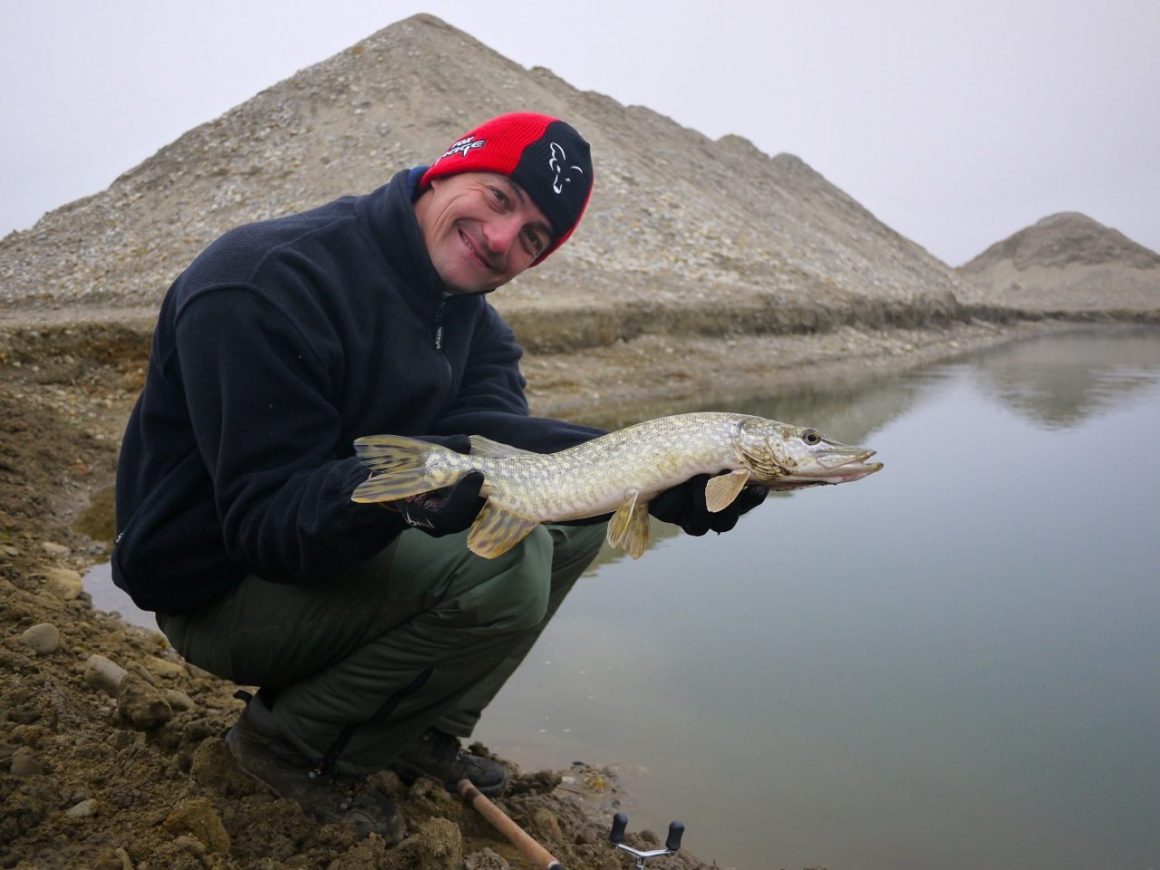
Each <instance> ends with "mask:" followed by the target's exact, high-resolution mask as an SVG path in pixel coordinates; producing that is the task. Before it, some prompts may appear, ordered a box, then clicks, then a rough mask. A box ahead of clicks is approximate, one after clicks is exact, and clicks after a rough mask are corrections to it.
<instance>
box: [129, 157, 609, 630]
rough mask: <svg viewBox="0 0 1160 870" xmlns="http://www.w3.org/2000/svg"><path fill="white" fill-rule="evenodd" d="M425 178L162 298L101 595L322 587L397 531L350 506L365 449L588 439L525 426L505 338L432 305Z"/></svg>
mask: <svg viewBox="0 0 1160 870" xmlns="http://www.w3.org/2000/svg"><path fill="white" fill-rule="evenodd" d="M420 173H421V169H412V170H407V171H403V172H400V173H399V174H397V175H396V176H395V177H394V178H393V179H392V180H391V181H390V182H389V183H388V184H387V185H385V186H384V187H382V188H380V189H379V190H376V191H375V192H373V193H371V194H368V195H366V196H358V197H345V198H342V199H339V200H336V201H335V202H332V203H330V204H328V205H324V206H322V207H321V208H317V209H314V210H312V211H308V212H305V213H303V214H297V215H292V216H289V217H284V218H280V219H276V220H271V221H266V222H262V223H257V224H251V225H247V226H243V227H239V228H237V229H235V230H232V231H230V232H229V233H227V234H226V235H224V236H223V237H222V238H220V239H218V240H217V241H216V242H214V243H213V244H212V245H211V246H210V247H209V248H208V249H206V251H205V252H204V253H202V254H201V255H200V256H199V257H198V258H197V259H196V260H195V261H194V262H193V263H192V264H191V265H190V266H189V268H188V269H187V270H186V271H185V272H184V273H182V274H181V276H180V277H178V279H177V280H176V282H174V284H173V286H172V287H171V288H170V289H169V292H168V293H167V295H166V297H165V300H164V302H163V303H162V306H161V311H160V316H159V320H158V324H157V327H156V331H155V333H154V336H153V346H152V351H151V353H150V359H149V368H148V374H147V376H146V380H145V387H144V390H143V391H142V393H141V396H140V398H139V399H138V401H137V404H136V406H135V408H134V409H133V412H132V415H131V417H130V419H129V424H128V428H127V430H126V432H125V437H124V440H123V442H122V447H121V456H120V460H119V462H118V467H117V529H118V535H117V543H116V545H115V547H114V550H113V577H114V580H115V582H116V583H117V585H118V586H120V587H121V588H122V589H124V590H126V591H127V592H128V593H129V594H130V595H131V596H132V598H133V600H134V602H135V603H136V604H137V605H138V606H140V607H142V608H144V609H147V610H154V611H158V612H162V613H182V612H187V611H189V610H191V609H193V608H196V607H197V606H199V605H201V604H204V603H207V602H209V601H211V600H213V599H214V598H216V597H218V596H220V595H222V594H223V593H225V592H226V591H228V590H230V589H231V588H233V587H234V586H236V585H237V584H238V583H239V582H240V580H241V579H242V578H243V577H244V576H246V575H247V574H250V573H253V574H257V575H259V576H261V577H263V578H265V579H267V580H271V581H274V582H282V583H318V584H324V583H326V582H327V580H328V579H330V578H333V577H335V576H337V575H339V574H341V573H342V572H344V571H346V570H348V569H350V568H351V567H353V566H354V565H356V564H357V563H358V562H360V561H362V560H364V559H366V558H368V557H369V556H371V555H372V554H374V553H375V552H377V551H378V550H380V549H381V548H382V547H384V546H385V545H386V544H388V543H389V542H390V541H391V540H392V539H393V538H394V537H395V536H396V535H397V534H398V533H399V532H400V531H401V530H402V525H401V521H400V520H399V518H398V515H397V514H395V513H394V512H392V511H385V510H382V509H381V508H379V507H377V506H375V505H360V504H355V503H353V502H351V500H350V495H351V493H352V492H353V490H354V488H355V487H356V486H357V485H358V484H359V483H361V482H362V481H363V480H365V479H366V477H367V470H366V469H365V468H364V467H363V466H362V464H361V463H360V462H359V461H358V460H357V459H356V458H354V455H353V452H354V450H353V444H352V442H353V441H354V439H355V438H357V437H359V436H360V435H372V434H377V433H388V432H390V433H399V434H404V435H428V434H443V435H453V434H475V433H478V434H481V435H486V436H487V437H489V438H492V439H495V440H497V441H502V442H506V443H509V444H513V445H516V446H518V447H523V448H525V449H530V450H536V451H539V452H553V451H556V450H559V449H562V448H564V447H568V446H571V445H573V444H577V443H580V442H582V441H585V440H588V439H589V438H592V437H593V436H595V435H598V434H600V432H599V430H596V429H591V428H588V427H585V426H579V425H574V424H569V423H564V422H561V421H557V420H550V419H545V418H533V417H529V416H528V407H527V402H526V399H525V398H524V393H523V388H524V380H523V378H522V376H521V375H520V372H519V368H518V360H519V358H520V355H521V351H520V348H519V346H518V345H517V344H516V342H515V339H514V337H513V335H512V332H511V330H510V329H509V328H508V326H507V324H505V323H504V321H503V320H502V319H501V318H500V316H499V314H498V313H497V312H496V310H495V309H494V308H493V307H492V306H491V304H490V303H489V302H488V301H487V299H486V298H485V297H484V296H483V295H450V296H449V295H446V294H444V292H443V290H442V285H441V283H440V280H439V276H438V274H437V273H436V271H435V269H434V267H433V265H432V264H431V261H430V259H429V257H428V256H427V252H426V247H425V245H424V244H423V240H422V235H421V233H420V230H419V226H418V224H417V222H416V219H415V212H414V207H413V204H412V203H413V198H414V195H415V191H416V183H417V180H418V177H419V174H420Z"/></svg>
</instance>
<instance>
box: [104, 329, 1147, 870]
mask: <svg viewBox="0 0 1160 870" xmlns="http://www.w3.org/2000/svg"><path fill="white" fill-rule="evenodd" d="M672 410H674V411H675V410H684V409H677V408H674V409H672ZM736 410H745V411H750V412H752V413H758V414H762V415H765V416H770V417H775V418H779V419H785V420H791V421H794V422H799V423H810V424H814V425H817V426H818V427H819V428H821V429H823V431H826V432H827V433H829V434H831V435H833V436H834V437H836V438H839V439H841V440H845V441H849V442H855V443H863V444H866V445H868V446H872V447H874V448H876V449H877V450H878V451H879V458H881V459H882V460H883V461H884V462H885V463H886V468H885V470H884V471H882V472H881V473H879V474H878V475H875V476H874V477H871V478H868V479H866V480H864V481H860V482H858V483H854V484H848V485H844V486H839V487H828V488H824V489H814V490H805V491H802V492H798V493H794V494H791V495H784V496H779V497H776V498H770V499H769V500H768V501H767V503H766V504H765V505H764V506H763V507H762V508H761V509H760V510H759V511H757V512H756V513H754V514H752V515H750V516H749V517H746V518H745V519H744V520H743V521H742V523H741V525H740V526H738V528H737V529H736V530H735V531H733V532H731V533H730V534H728V535H724V536H721V537H716V536H713V537H709V538H701V539H692V538H686V537H683V536H682V537H673V536H669V537H665V538H663V539H662V540H661V541H660V542H659V543H658V544H656V545H655V546H654V548H653V549H652V550H651V551H650V552H649V553H647V554H646V555H645V556H644V558H642V559H641V560H639V561H637V562H633V561H632V560H628V559H614V558H612V557H610V556H608V555H607V554H606V555H605V557H604V558H603V560H602V561H601V563H600V564H599V565H598V567H597V568H596V569H595V570H594V571H592V572H591V573H590V574H589V575H588V576H586V577H585V578H583V579H582V580H581V581H580V583H579V584H578V585H577V588H576V590H575V591H574V592H573V594H572V595H571V596H570V597H569V599H568V600H567V601H566V602H565V605H564V607H563V608H562V609H561V611H560V613H559V614H558V615H557V617H556V619H555V620H554V621H553V623H552V625H551V626H550V627H549V629H548V631H547V632H546V633H545V635H544V637H543V638H542V639H541V641H540V643H539V644H538V645H537V647H536V648H535V650H533V652H532V654H531V656H530V657H529V659H528V661H527V662H526V663H525V665H524V666H523V668H521V670H520V671H519V672H518V673H517V674H516V675H515V677H513V679H512V681H511V682H510V683H509V685H508V686H507V687H505V689H504V691H503V693H501V695H500V697H499V698H498V699H497V700H496V702H495V704H493V705H492V707H491V708H490V709H489V710H488V713H487V715H486V716H485V717H484V721H483V724H482V726H481V729H480V732H479V734H478V737H479V738H480V739H481V740H483V741H484V742H485V743H487V744H488V745H489V746H491V747H492V748H493V749H495V750H497V751H499V752H501V753H502V754H508V755H510V756H511V757H512V758H515V759H516V760H518V761H519V762H520V763H521V765H522V766H523V767H524V768H525V769H532V768H536V767H539V766H544V765H547V766H552V767H563V766H566V765H567V764H568V763H569V762H571V761H572V760H583V761H587V762H590V763H606V764H613V765H616V766H618V767H620V768H621V769H622V770H623V771H624V772H625V774H626V779H627V784H628V786H629V789H630V791H631V793H632V795H633V798H634V801H635V802H634V803H633V804H631V805H629V806H628V807H626V810H627V812H628V813H629V817H630V824H629V827H630V830H633V831H635V830H639V829H640V828H641V827H651V828H652V829H653V830H656V831H658V832H663V831H664V829H665V828H666V827H667V825H668V822H669V821H670V820H672V819H680V820H682V821H683V822H684V823H685V824H686V826H687V833H686V836H685V841H684V842H685V846H686V847H687V848H688V849H689V850H690V851H693V852H696V853H697V854H699V855H701V856H702V857H704V858H707V859H708V858H715V859H716V860H717V861H718V862H719V863H720V864H722V865H723V866H729V865H732V866H736V867H739V868H779V867H784V868H790V870H793V868H800V867H803V866H810V865H815V864H821V865H825V866H827V867H829V868H831V870H855V868H891V870H907V868H923V870H927V868H940V870H955V868H971V870H975V868H1040V867H1043V868H1057V870H1066V868H1149V867H1152V868H1155V867H1160V542H1158V539H1160V447H1158V446H1157V442H1158V441H1160V438H1158V436H1160V331H1150V332H1149V331H1117V332H1115V333H1092V334H1075V335H1068V336H1056V337H1051V338H1044V339H1040V340H1035V341H1030V342H1026V343H1022V344H1019V345H1016V346H1013V347H1009V348H1005V349H1001V350H998V351H995V352H991V353H987V354H983V355H979V356H974V357H969V358H964V359H963V360H962V361H960V362H957V363H955V364H952V365H943V366H940V367H937V368H932V369H928V370H924V371H921V372H917V373H914V374H911V375H908V376H906V377H901V378H896V379H892V380H889V381H883V382H878V383H875V384H872V385H870V386H867V387H862V388H860V389H858V390H847V391H845V392H842V391H835V392H832V393H811V394H808V395H796V396H787V397H780V398H778V399H776V400H769V401H765V402H754V403H752V404H751V405H750V406H748V407H744V408H736ZM658 531H661V533H662V534H664V532H663V530H660V529H658ZM99 591H100V590H98V589H95V590H94V597H95V598H96V599H97V604H98V606H106V607H110V608H112V607H117V608H118V609H121V610H122V612H125V613H126V615H127V616H128V617H130V618H132V617H133V614H132V613H131V612H130V611H128V609H127V608H125V607H123V606H121V605H120V604H117V603H115V602H114V603H113V604H104V605H102V603H101V602H102V601H103V600H108V599H103V598H101V596H100V595H98V592H99ZM102 594H103V593H102ZM145 622H146V624H150V625H151V624H152V622H151V620H149V619H148V618H146V619H145ZM663 863H664V862H659V863H658V866H660V865H662V864H663Z"/></svg>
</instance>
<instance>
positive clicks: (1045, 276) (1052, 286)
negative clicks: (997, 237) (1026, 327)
mask: <svg viewBox="0 0 1160 870" xmlns="http://www.w3.org/2000/svg"><path fill="white" fill-rule="evenodd" d="M959 272H960V274H961V275H962V276H963V277H964V278H965V279H967V280H966V281H964V289H963V290H962V291H960V297H961V299H962V300H963V301H967V302H986V303H990V304H995V305H1005V306H1010V307H1013V308H1021V309H1025V310H1031V311H1069V310H1072V311H1074V310H1079V311H1085V310H1086V311H1093V310H1100V311H1124V312H1132V311H1155V310H1157V309H1158V308H1160V254H1157V253H1155V252H1154V251H1151V250H1149V249H1148V248H1145V247H1144V246H1143V245H1140V244H1137V243H1136V242H1134V241H1132V240H1131V239H1129V238H1128V237H1127V236H1125V235H1124V234H1123V233H1120V232H1118V231H1116V230H1114V229H1111V228H1109V227H1106V226H1104V225H1103V224H1101V223H1099V222H1098V221H1095V220H1092V219H1091V218H1089V217H1086V216H1085V215H1082V214H1077V213H1075V212H1065V213H1062V214H1054V215H1050V216H1049V217H1045V218H1043V220H1041V221H1039V222H1037V223H1035V224H1034V225H1032V226H1030V227H1026V228H1025V229H1022V230H1020V231H1019V232H1017V233H1015V234H1014V235H1012V236H1009V237H1008V238H1006V239H1004V240H1003V241H1001V242H996V243H995V244H994V245H992V246H991V247H989V248H987V250H985V251H983V253H981V254H979V256H977V257H975V258H974V259H973V260H971V261H970V262H969V263H966V264H964V265H963V266H961V267H960V268H959Z"/></svg>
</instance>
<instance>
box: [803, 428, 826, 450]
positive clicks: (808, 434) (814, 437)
mask: <svg viewBox="0 0 1160 870" xmlns="http://www.w3.org/2000/svg"><path fill="white" fill-rule="evenodd" d="M802 441H804V442H806V444H808V445H810V446H811V447H813V446H814V445H815V444H821V443H822V433H821V432H819V431H818V430H817V429H806V430H805V431H804V432H802Z"/></svg>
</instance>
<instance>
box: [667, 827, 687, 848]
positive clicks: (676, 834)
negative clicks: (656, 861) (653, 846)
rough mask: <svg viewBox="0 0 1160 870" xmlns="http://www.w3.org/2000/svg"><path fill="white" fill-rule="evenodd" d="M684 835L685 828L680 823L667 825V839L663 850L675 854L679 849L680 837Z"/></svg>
mask: <svg viewBox="0 0 1160 870" xmlns="http://www.w3.org/2000/svg"><path fill="white" fill-rule="evenodd" d="M684 835H685V826H684V825H683V824H681V823H680V822H673V823H672V824H671V825H669V838H668V839H667V840H665V848H666V849H668V850H669V851H670V852H675V851H677V850H678V849H680V848H681V837H683V836H684Z"/></svg>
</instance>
